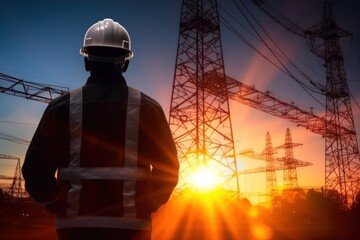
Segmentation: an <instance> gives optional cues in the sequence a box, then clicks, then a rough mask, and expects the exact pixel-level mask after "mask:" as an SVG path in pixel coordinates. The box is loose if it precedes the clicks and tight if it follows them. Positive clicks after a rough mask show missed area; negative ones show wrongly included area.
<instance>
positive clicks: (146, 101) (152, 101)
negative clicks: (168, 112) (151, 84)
mask: <svg viewBox="0 0 360 240" xmlns="http://www.w3.org/2000/svg"><path fill="white" fill-rule="evenodd" d="M140 93H141V103H142V104H144V105H148V106H153V107H155V108H159V109H162V107H161V105H160V103H158V102H157V101H156V100H155V99H154V98H152V97H150V96H149V95H147V94H146V93H143V92H140Z"/></svg>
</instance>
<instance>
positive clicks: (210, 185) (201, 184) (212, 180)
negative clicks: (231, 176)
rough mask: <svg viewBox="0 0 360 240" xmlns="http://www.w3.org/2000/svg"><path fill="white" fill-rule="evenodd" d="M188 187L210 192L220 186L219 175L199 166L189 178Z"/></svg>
mask: <svg viewBox="0 0 360 240" xmlns="http://www.w3.org/2000/svg"><path fill="white" fill-rule="evenodd" d="M189 184H190V186H191V187H192V188H193V189H195V190H198V191H202V192H206V191H212V190H214V189H215V188H217V187H218V186H219V185H220V184H221V179H220V177H219V174H217V173H216V171H215V170H214V169H212V168H210V167H207V166H201V167H199V168H197V169H196V170H195V171H194V172H193V173H192V174H190V176H189Z"/></svg>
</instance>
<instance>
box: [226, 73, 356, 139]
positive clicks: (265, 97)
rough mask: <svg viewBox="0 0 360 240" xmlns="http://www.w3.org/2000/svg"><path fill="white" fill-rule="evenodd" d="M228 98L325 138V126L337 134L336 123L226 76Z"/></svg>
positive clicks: (342, 129) (328, 132) (348, 131)
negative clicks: (288, 121)
mask: <svg viewBox="0 0 360 240" xmlns="http://www.w3.org/2000/svg"><path fill="white" fill-rule="evenodd" d="M226 82H227V89H228V96H229V98H230V99H232V100H234V101H237V102H240V103H243V104H245V105H247V106H250V107H253V108H255V109H257V110H260V111H263V112H265V113H268V114H270V115H273V116H275V117H279V118H282V119H286V120H290V121H292V122H294V123H296V124H297V125H298V126H302V127H305V128H306V129H307V130H309V131H311V132H313V133H316V134H320V135H322V136H325V126H326V125H327V134H337V132H333V133H332V132H331V129H334V131H336V129H338V128H337V127H336V126H335V124H334V123H332V122H326V121H325V119H324V117H319V116H317V115H315V114H314V113H312V112H310V111H306V110H303V109H301V108H299V107H297V106H295V105H294V104H292V103H288V102H285V101H283V100H280V99H277V98H275V97H273V96H271V94H270V93H269V92H266V93H263V92H261V91H259V90H257V89H255V87H254V86H248V85H246V84H243V83H241V82H239V81H237V80H235V79H233V78H231V77H229V76H226ZM340 129H341V131H343V133H351V130H348V129H347V128H345V127H341V128H340Z"/></svg>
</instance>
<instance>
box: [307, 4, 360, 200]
mask: <svg viewBox="0 0 360 240" xmlns="http://www.w3.org/2000/svg"><path fill="white" fill-rule="evenodd" d="M305 33H306V34H307V35H308V36H309V39H310V43H311V50H312V52H313V53H315V54H316V55H317V56H319V57H320V58H322V59H323V60H324V61H325V68H326V92H325V93H326V114H325V118H326V120H327V121H328V122H331V123H335V124H334V125H328V126H326V129H325V188H326V189H331V190H337V191H338V192H339V193H341V195H342V197H343V199H342V201H343V205H344V206H345V207H350V206H349V205H350V203H352V202H354V200H355V196H356V194H357V193H359V190H360V188H359V184H360V181H359V179H360V156H359V146H358V142H357V139H356V132H355V126H354V117H353V114H352V109H351V102H350V92H349V88H348V85H347V81H346V73H345V68H344V60H343V57H342V54H341V50H340V44H339V39H340V38H341V37H346V36H350V35H351V34H350V33H348V32H346V31H345V30H343V29H341V28H339V27H338V26H337V25H336V22H335V16H334V13H333V9H332V6H331V4H330V2H328V1H326V2H325V3H324V9H323V18H322V22H321V23H320V24H318V25H315V26H313V27H312V28H310V29H308V30H307V31H306V32H305Z"/></svg>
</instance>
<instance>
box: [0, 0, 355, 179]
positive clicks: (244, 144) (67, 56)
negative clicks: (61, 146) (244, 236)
mask: <svg viewBox="0 0 360 240" xmlns="http://www.w3.org/2000/svg"><path fill="white" fill-rule="evenodd" d="M219 2H220V5H221V6H222V7H223V8H225V9H227V11H230V12H231V13H233V14H234V16H236V18H238V19H239V21H243V20H242V19H241V15H240V13H239V12H238V11H237V10H236V7H235V5H234V3H233V2H232V0H220V1H219ZM244 2H245V3H246V4H247V5H248V6H249V8H250V9H251V10H253V11H254V15H255V16H257V17H258V18H259V20H260V21H262V22H263V24H264V26H265V28H266V29H267V30H268V31H269V33H270V34H271V35H272V36H273V38H274V40H275V41H277V42H278V43H279V44H281V45H282V46H284V47H283V49H284V50H285V51H287V52H288V54H289V57H291V58H292V59H294V61H296V62H297V63H298V64H299V67H300V68H304V69H306V70H305V71H307V72H308V73H309V74H310V75H311V76H314V77H315V78H319V77H320V78H321V74H323V73H322V69H321V64H322V62H321V60H319V59H318V58H316V57H314V56H313V55H312V54H311V53H310V51H309V47H308V45H307V44H306V41H305V40H304V39H301V38H299V37H297V36H294V35H292V34H291V33H289V32H286V31H285V30H284V29H282V28H281V27H279V26H278V25H276V24H275V23H274V22H272V21H271V20H270V19H269V18H267V17H266V16H265V15H264V14H263V13H262V12H260V11H259V9H257V8H256V7H254V5H253V4H252V3H251V2H250V0H245V1H244ZM272 2H273V5H274V6H276V7H278V9H279V10H280V11H282V12H283V14H284V15H286V16H288V17H289V18H291V19H292V20H293V21H294V22H296V23H298V24H299V25H300V26H302V27H304V28H307V27H310V26H311V25H313V24H314V23H315V22H318V21H320V18H321V7H322V6H321V4H322V1H321V0H302V1H300V0H297V1H295V0H290V1H286V0H276V1H272ZM332 3H333V7H334V11H335V14H336V19H337V22H338V25H339V26H341V27H343V28H344V29H346V30H348V31H350V32H352V33H353V34H354V37H353V39H352V40H351V39H350V38H348V39H343V40H342V41H341V43H342V50H343V53H344V57H345V65H346V71H347V77H348V81H349V82H348V83H349V87H350V89H351V91H352V93H353V95H354V96H355V97H356V98H357V101H358V103H360V68H359V65H360V15H359V14H358V13H359V12H360V4H359V2H357V1H351V0H346V1H342V0H335V1H332ZM180 11H181V0H153V1H148V0H131V1H110V0H102V1H92V0H91V1H68V0H63V1H39V0H33V1H27V0H12V1H5V2H4V3H2V4H1V14H0V30H1V33H2V34H1V38H0V48H1V51H0V72H2V73H5V74H8V75H12V76H14V77H17V78H21V79H24V80H27V81H33V82H41V83H47V84H55V85H61V86H66V87H69V88H70V89H72V88H75V87H77V86H80V85H83V84H84V83H85V82H86V79H87V77H88V73H87V72H86V71H85V70H84V67H83V57H82V56H81V55H80V54H79V48H80V47H81V45H82V41H83V37H84V34H85V32H86V30H87V29H88V27H89V26H91V25H92V24H93V23H95V22H97V21H99V20H102V19H104V18H113V19H114V20H116V21H118V22H120V23H121V24H122V25H123V26H124V27H125V28H126V29H127V30H128V32H129V33H130V36H131V40H132V49H133V51H134V53H135V56H134V58H133V59H132V60H131V63H130V66H129V69H128V72H126V73H125V78H126V79H127V82H128V85H130V86H133V87H136V88H138V89H140V90H142V91H144V92H146V93H147V94H148V95H150V96H152V97H154V98H155V99H156V100H157V101H159V102H160V103H161V104H162V106H163V108H164V110H165V112H166V113H167V114H168V111H169V105H170V97H171V88H172V80H173V74H174V67H175V56H176V48H177V41H178V32H179V21H180ZM221 14H223V16H226V15H225V13H224V11H221ZM238 31H240V32H241V31H242V30H241V27H238ZM221 32H222V43H223V53H224V61H225V69H226V73H227V74H228V75H230V76H232V77H234V78H236V79H238V80H240V81H243V82H244V83H246V84H249V85H252V84H254V85H255V87H256V88H258V89H259V90H262V91H266V90H270V91H271V92H272V93H273V94H274V95H275V96H276V97H279V98H282V99H285V100H289V101H295V102H296V103H297V104H299V105H301V106H303V107H304V108H306V109H308V108H309V107H310V106H312V107H314V112H315V113H317V114H319V115H321V114H323V109H322V108H321V106H320V105H319V104H318V103H316V102H315V101H314V100H313V99H312V98H311V97H310V96H309V95H307V94H306V93H305V92H304V91H303V90H302V89H301V88H300V87H299V86H298V85H297V84H296V83H294V81H293V80H291V79H289V78H288V77H287V76H285V75H284V74H281V73H279V71H278V70H277V69H276V68H274V67H273V66H271V64H269V63H268V62H267V61H266V60H264V59H263V58H262V57H260V56H259V55H258V54H256V53H255V52H254V51H253V50H252V49H250V48H249V47H248V46H246V45H245V44H244V43H243V42H241V40H240V39H239V38H237V37H236V36H234V35H233V34H232V33H231V32H230V31H229V30H228V29H226V28H225V27H224V26H221ZM245 35H246V34H245ZM253 44H254V45H255V46H258V49H262V47H261V45H259V44H257V43H256V42H253ZM319 81H323V80H319ZM323 83H324V82H323ZM0 84H1V82H0ZM317 98H318V99H320V100H322V101H323V100H324V99H323V98H322V97H319V96H317ZM230 105H231V114H232V122H233V132H234V138H235V142H236V143H235V144H236V146H235V147H236V150H237V151H241V150H242V149H244V148H254V150H255V151H257V152H260V151H262V147H263V146H264V143H265V135H266V132H267V131H269V132H270V133H271V136H272V139H273V145H276V146H278V145H281V144H283V142H284V137H285V131H286V128H290V130H291V131H292V135H293V141H294V142H300V143H303V144H304V146H303V147H301V149H299V150H296V151H295V157H298V158H299V159H302V160H305V161H310V162H313V163H314V166H313V167H307V168H306V170H303V169H299V171H300V174H299V178H300V177H301V176H306V177H303V179H302V180H300V179H299V183H300V184H302V185H309V184H311V182H310V181H306V180H305V178H306V179H307V178H311V177H308V176H313V175H319V174H320V176H323V174H324V173H323V168H324V166H323V165H324V163H323V161H324V156H323V155H324V153H323V148H324V140H323V139H322V138H321V136H318V135H315V134H312V133H309V132H308V131H306V130H304V129H301V128H296V126H295V125H294V124H292V123H290V122H288V121H286V120H279V119H277V118H274V117H271V116H269V115H267V114H265V113H262V112H258V111H257V110H252V109H250V108H249V107H247V106H243V105H240V104H238V103H233V102H231V103H230ZM45 107H46V104H44V103H38V102H35V101H31V100H26V99H22V98H18V97H14V96H8V95H5V94H1V95H0V133H1V134H8V135H11V136H15V137H19V138H22V139H26V140H30V139H31V137H32V135H33V133H34V131H35V128H36V124H37V123H38V121H39V119H40V117H41V115H42V112H43V110H44V109H45ZM353 108H354V116H355V123H356V126H357V132H358V133H359V132H360V114H359V112H360V111H359V109H358V108H357V109H356V106H355V104H354V103H353ZM7 122H20V123H22V124H14V123H7ZM270 123H271V124H270ZM26 149H27V146H26V145H21V144H17V143H13V142H9V141H5V140H1V139H0V153H1V154H8V155H13V156H19V157H20V158H21V159H22V160H23V157H24V155H25V152H26ZM6 165H8V163H5V165H1V162H0V175H2V174H4V173H3V172H2V171H1V170H3V171H4V170H6V169H9V168H10V170H8V171H10V175H12V174H13V172H12V171H13V170H12V169H13V167H9V166H6ZM244 165H246V164H245V163H244ZM302 171H303V172H302ZM321 184H322V182H321V180H319V181H318V182H316V183H315V185H318V186H319V185H321Z"/></svg>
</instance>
